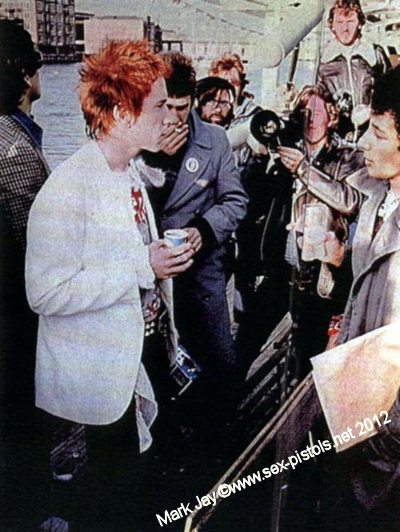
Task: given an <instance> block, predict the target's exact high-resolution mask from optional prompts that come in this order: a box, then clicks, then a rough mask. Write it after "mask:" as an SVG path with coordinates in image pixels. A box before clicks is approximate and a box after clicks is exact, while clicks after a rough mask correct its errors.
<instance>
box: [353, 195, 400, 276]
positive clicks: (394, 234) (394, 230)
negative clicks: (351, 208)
mask: <svg viewBox="0 0 400 532" xmlns="http://www.w3.org/2000/svg"><path fill="white" fill-rule="evenodd" d="M386 190H387V189H386V188H383V187H382V188H381V189H380V191H379V192H378V191H376V192H375V193H374V195H373V196H371V197H370V198H368V200H367V201H366V202H365V204H364V206H363V208H362V211H361V216H360V219H359V221H358V226H357V233H358V235H359V236H358V237H357V239H356V241H355V242H354V257H359V258H360V259H361V260H360V259H359V260H358V261H357V262H355V263H353V269H354V275H355V278H358V277H360V276H362V275H363V274H364V273H366V272H367V271H368V270H369V269H370V268H371V266H372V265H373V264H374V263H375V262H376V261H377V260H379V259H380V258H382V257H384V256H385V255H389V254H391V253H393V252H394V251H398V250H399V249H400V206H399V207H397V209H396V210H395V211H393V212H392V214H391V215H390V216H389V218H387V220H386V221H385V222H383V224H382V226H381V227H380V229H379V230H378V232H377V233H376V235H375V237H373V232H374V227H375V221H376V216H377V213H378V209H379V207H380V205H381V204H382V201H383V200H384V198H385V194H386Z"/></svg>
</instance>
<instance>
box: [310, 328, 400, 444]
mask: <svg viewBox="0 0 400 532" xmlns="http://www.w3.org/2000/svg"><path fill="white" fill-rule="evenodd" d="M311 362H312V365H313V377H314V381H315V386H316V388H317V391H318V396H319V399H320V401H321V406H322V409H323V411H324V415H325V418H326V421H327V424H328V427H329V430H330V433H331V436H332V440H333V443H334V444H335V448H336V451H337V452H339V451H343V450H344V449H347V448H349V447H351V446H353V445H355V444H356V443H359V442H361V441H363V440H366V439H367V438H369V437H371V436H372V435H373V434H375V433H376V430H375V427H374V426H373V424H374V421H376V419H377V417H379V416H380V414H381V412H383V411H387V412H388V411H389V409H390V407H391V405H392V403H393V401H394V399H395V396H396V392H397V389H398V387H399V385H400V322H396V323H393V324H391V325H386V326H385V327H381V328H380V329H377V330H375V331H372V332H370V333H368V334H365V335H363V336H360V337H359V338H356V339H354V340H351V341H350V342H347V343H346V344H343V345H340V346H338V347H335V348H334V349H331V350H330V351H326V352H325V353H322V354H321V355H317V356H315V357H313V358H312V359H311ZM368 420H371V423H372V429H371V423H370V422H369V421H368ZM349 429H350V430H349ZM344 433H346V434H347V435H346V434H344Z"/></svg>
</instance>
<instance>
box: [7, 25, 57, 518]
mask: <svg viewBox="0 0 400 532" xmlns="http://www.w3.org/2000/svg"><path fill="white" fill-rule="evenodd" d="M41 65H42V62H41V57H40V54H39V53H38V52H37V51H36V50H35V48H34V45H33V42H32V39H31V37H30V35H29V33H28V32H27V31H25V30H24V29H23V28H22V26H19V25H17V24H16V23H15V22H13V21H10V20H1V21H0V80H1V84H0V221H1V228H2V233H1V241H0V244H1V252H0V255H1V261H0V263H1V273H0V279H1V288H0V291H1V302H0V306H1V311H0V319H1V324H0V331H1V344H2V354H1V368H0V381H1V382H0V389H1V405H0V416H1V427H0V432H1V433H2V450H3V453H4V454H3V456H4V458H5V461H4V463H5V466H6V469H5V471H4V473H5V474H3V479H4V478H5V486H6V487H7V489H8V490H10V487H14V488H16V490H15V493H16V494H17V496H18V502H17V501H15V500H12V499H13V494H14V491H8V497H7V501H8V502H9V503H10V507H9V510H10V512H9V513H8V512H7V510H8V509H7V508H5V506H3V508H2V517H5V518H6V519H10V521H7V523H8V525H10V523H13V526H16V527H18V525H17V524H16V522H15V521H13V517H12V515H11V510H12V511H13V512H12V513H16V511H17V509H19V510H20V509H21V507H24V510H25V511H28V512H29V507H28V506H27V503H28V500H29V499H31V497H29V494H27V493H26V494H25V495H26V497H27V499H26V500H25V499H23V493H22V491H18V490H21V486H22V485H23V484H25V485H27V486H29V480H28V479H27V475H28V469H29V467H30V466H31V465H33V463H34V460H33V459H32V456H30V454H29V452H30V449H31V441H32V435H33V433H32V431H33V424H32V418H33V411H34V364H35V346H36V333H37V318H36V316H35V315H34V314H33V313H32V312H31V310H30V309H29V306H28V304H27V301H26V296H25V279H24V259H25V250H26V225H27V221H28V213H29V210H30V207H31V205H32V203H33V200H34V199H35V197H36V194H37V193H38V192H39V190H40V188H41V187H42V185H43V183H44V181H45V180H46V178H47V176H48V172H49V169H48V166H47V164H46V161H45V160H44V158H43V154H42V144H41V143H42V130H41V128H40V127H39V126H38V125H37V124H36V122H35V121H34V120H33V117H32V116H31V107H32V103H33V102H34V101H35V100H37V99H38V98H40V82H39V69H40V67H41ZM26 461H28V463H27V462H26ZM21 481H23V484H21V485H19V483H20V482H21ZM8 482H9V483H8ZM17 483H18V486H17ZM29 491H31V488H29ZM19 513H20V514H21V513H23V512H21V511H20V512H19ZM14 517H15V515H14ZM21 517H22V515H21ZM10 526H11V525H10ZM20 527H21V528H24V527H23V526H22V525H20ZM5 528H7V529H8V526H5ZM13 529H14V528H13Z"/></svg>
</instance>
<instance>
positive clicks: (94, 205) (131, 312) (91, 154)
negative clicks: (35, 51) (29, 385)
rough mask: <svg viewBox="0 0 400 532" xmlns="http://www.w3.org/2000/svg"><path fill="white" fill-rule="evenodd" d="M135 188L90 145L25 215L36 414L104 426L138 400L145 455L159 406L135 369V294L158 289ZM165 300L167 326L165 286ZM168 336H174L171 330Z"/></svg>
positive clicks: (140, 326) (166, 287)
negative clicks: (35, 317)
mask: <svg viewBox="0 0 400 532" xmlns="http://www.w3.org/2000/svg"><path fill="white" fill-rule="evenodd" d="M131 186H132V180H131V176H130V175H129V174H128V173H127V174H117V173H114V172H111V170H110V169H109V166H108V164H107V161H106V160H105V158H104V156H103V154H102V152H101V151H100V149H99V147H98V145H97V143H96V142H94V141H91V142H89V143H88V144H86V145H85V146H83V147H82V148H81V149H80V150H79V151H78V152H76V153H75V154H74V155H73V156H72V157H70V158H69V159H68V160H67V161H65V162H64V163H63V164H61V165H60V166H59V167H57V168H56V170H55V171H54V172H53V173H52V174H51V175H50V177H49V179H48V181H47V182H46V184H45V186H44V187H43V189H42V190H41V192H40V193H39V195H38V196H37V198H36V201H35V202H34V204H33V207H32V210H31V214H30V218H29V223H28V246H27V258H26V282H27V294H28V300H29V302H30V305H31V307H32V309H33V310H34V311H35V312H37V313H38V314H39V315H40V319H39V333H38V345H37V364H36V405H37V406H38V407H39V408H42V409H43V410H46V411H47V412H50V413H51V414H53V415H55V416H58V417H61V418H63V419H68V420H71V421H75V422H77V423H83V424H95V425H106V424H109V423H112V422H114V421H116V420H118V419H119V418H120V417H121V416H122V415H123V413H124V412H125V410H126V409H127V407H128V406H129V404H130V402H131V400H132V396H133V393H134V392H135V394H136V401H137V409H136V411H137V423H138V428H139V436H140V442H141V448H142V450H144V449H145V448H147V447H148V445H149V444H150V442H151V438H150V434H149V431H148V427H149V426H150V424H151V423H152V421H153V419H154V417H155V415H156V403H155V399H154V394H153V390H152V387H151V384H150V381H149V379H148V377H147V373H146V371H145V369H144V367H143V365H142V363H141V354H142V347H143V337H144V322H143V314H142V307H141V299H140V292H139V289H141V288H142V289H149V288H151V287H152V286H154V282H155V277H154V273H153V270H152V269H151V267H150V264H149V255H148V249H147V247H146V246H145V245H144V244H143V240H142V237H141V234H140V232H139V230H138V228H137V226H136V224H135V222H134V213H133V207H132V203H131V196H130V191H131ZM142 191H143V195H144V201H145V206H146V209H147V214H148V219H149V226H150V231H151V233H152V237H153V238H157V233H156V227H155V222H154V219H153V214H152V210H151V206H150V204H149V201H148V198H147V194H146V192H145V189H144V186H143V187H142ZM161 290H162V296H163V299H164V302H165V304H166V305H167V308H168V309H169V310H170V315H171V316H172V308H171V305H172V286H171V281H170V280H167V281H163V282H162V283H161ZM171 328H172V331H173V333H175V330H174V326H173V323H172V322H171Z"/></svg>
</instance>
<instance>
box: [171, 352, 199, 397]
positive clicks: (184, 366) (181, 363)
mask: <svg viewBox="0 0 400 532" xmlns="http://www.w3.org/2000/svg"><path fill="white" fill-rule="evenodd" d="M200 372H201V369H200V367H199V365H198V364H197V363H196V362H195V361H194V360H193V358H192V357H191V356H190V355H189V353H188V352H187V351H186V349H185V348H184V347H183V346H181V345H178V350H177V353H176V359H175V362H174V365H173V367H172V370H171V373H170V375H171V377H172V381H173V383H174V391H173V393H172V397H173V398H176V397H177V396H178V395H181V394H182V393H183V392H184V391H185V390H186V389H187V388H188V387H189V386H190V385H191V384H192V383H193V382H194V381H195V380H196V379H197V377H198V376H199V374H200Z"/></svg>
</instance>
